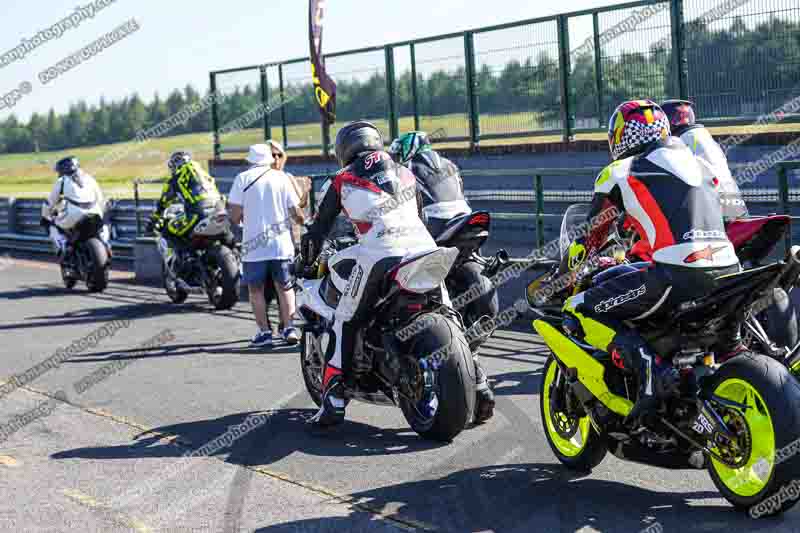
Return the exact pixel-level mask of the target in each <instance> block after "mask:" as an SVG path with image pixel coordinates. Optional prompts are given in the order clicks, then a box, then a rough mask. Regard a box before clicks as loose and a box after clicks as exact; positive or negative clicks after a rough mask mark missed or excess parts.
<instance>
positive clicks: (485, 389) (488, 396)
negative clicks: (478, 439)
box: [473, 357, 495, 424]
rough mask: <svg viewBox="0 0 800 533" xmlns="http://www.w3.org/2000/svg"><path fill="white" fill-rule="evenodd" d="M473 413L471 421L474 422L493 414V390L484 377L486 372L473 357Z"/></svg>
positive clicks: (488, 417)
mask: <svg viewBox="0 0 800 533" xmlns="http://www.w3.org/2000/svg"><path fill="white" fill-rule="evenodd" d="M475 396H476V398H475V415H474V417H473V422H474V423H475V424H483V423H484V422H486V421H487V420H489V419H490V418H492V416H494V404H495V401H494V392H492V389H491V387H489V380H488V379H487V378H486V372H484V371H483V367H482V366H481V364H480V363H479V362H478V359H477V357H476V358H475Z"/></svg>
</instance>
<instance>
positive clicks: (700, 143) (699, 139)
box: [661, 100, 748, 224]
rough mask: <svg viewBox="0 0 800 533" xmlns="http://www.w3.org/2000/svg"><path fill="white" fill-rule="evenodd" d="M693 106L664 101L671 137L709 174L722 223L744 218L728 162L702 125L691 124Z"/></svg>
mask: <svg viewBox="0 0 800 533" xmlns="http://www.w3.org/2000/svg"><path fill="white" fill-rule="evenodd" d="M693 106H694V104H693V103H692V102H689V101H688V100H667V101H665V102H664V103H662V104H661V109H663V110H664V113H666V114H667V117H668V118H669V122H670V127H671V129H672V135H674V136H675V137H680V139H681V140H682V141H683V142H684V143H685V144H686V146H688V147H689V148H691V150H692V152H694V155H695V156H697V158H698V159H699V160H700V161H701V164H703V165H705V166H707V167H708V168H709V169H710V171H711V173H710V176H711V179H710V183H711V186H712V187H713V188H714V189H715V190H716V191H717V192H718V194H719V201H720V203H721V204H722V216H723V218H724V219H725V223H726V224H727V223H728V222H730V221H732V220H735V219H737V218H741V217H745V216H747V215H748V212H747V206H746V205H745V203H744V199H743V198H742V191H741V190H739V185H737V183H736V180H734V179H733V176H731V170H730V168H729V167H728V158H727V157H725V152H724V151H723V150H722V148H720V146H719V144H717V142H716V141H715V140H714V138H713V137H712V136H711V133H709V131H708V130H707V129H706V128H705V126H703V125H702V124H697V123H696V122H695V113H694V108H693Z"/></svg>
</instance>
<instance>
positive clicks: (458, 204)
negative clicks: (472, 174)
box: [389, 131, 472, 238]
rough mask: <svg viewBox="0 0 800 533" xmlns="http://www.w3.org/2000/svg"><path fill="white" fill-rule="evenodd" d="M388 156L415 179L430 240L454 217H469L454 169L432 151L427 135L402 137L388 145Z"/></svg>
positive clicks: (452, 165) (457, 175) (468, 207)
mask: <svg viewBox="0 0 800 533" xmlns="http://www.w3.org/2000/svg"><path fill="white" fill-rule="evenodd" d="M389 153H390V154H392V156H394V157H395V160H396V161H397V162H398V163H400V164H402V165H406V166H407V167H408V169H409V170H410V171H411V172H412V173H413V174H414V176H416V178H417V192H418V198H419V204H420V205H419V208H420V217H421V218H422V220H423V222H425V226H427V228H428V231H430V233H431V235H433V237H434V238H436V237H437V236H438V235H440V234H441V233H442V231H443V230H444V228H445V226H446V225H447V223H448V222H450V221H451V220H452V219H453V218H454V217H457V216H459V215H466V214H469V213H472V208H471V207H470V206H469V204H468V203H467V200H466V198H465V197H464V182H463V181H462V180H461V175H460V174H459V171H458V167H457V166H456V165H455V164H453V162H452V161H450V160H449V159H446V158H444V157H442V156H441V155H439V153H438V152H437V151H436V150H434V149H433V146H432V145H431V140H430V138H429V137H428V134H427V133H425V132H424V131H412V132H409V133H406V134H405V135H402V136H401V137H399V138H398V139H395V140H394V142H392V145H391V146H390V147H389Z"/></svg>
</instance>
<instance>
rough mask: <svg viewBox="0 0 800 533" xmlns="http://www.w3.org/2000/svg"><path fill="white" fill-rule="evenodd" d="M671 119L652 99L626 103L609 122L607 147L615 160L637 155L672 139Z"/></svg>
mask: <svg viewBox="0 0 800 533" xmlns="http://www.w3.org/2000/svg"><path fill="white" fill-rule="evenodd" d="M669 134H670V127H669V118H668V117H667V115H666V113H664V111H663V110H662V109H661V108H660V107H659V106H658V104H656V103H655V102H653V101H652V100H631V101H629V102H623V103H622V104H620V106H619V107H617V109H616V110H614V113H612V115H611V119H610V120H609V122H608V147H609V150H611V157H612V158H613V159H614V160H617V159H621V158H623V157H627V156H630V155H634V154H636V153H638V152H640V151H642V150H643V149H644V148H645V147H646V146H647V145H649V144H651V143H653V142H656V141H659V140H661V139H665V138H667V137H669Z"/></svg>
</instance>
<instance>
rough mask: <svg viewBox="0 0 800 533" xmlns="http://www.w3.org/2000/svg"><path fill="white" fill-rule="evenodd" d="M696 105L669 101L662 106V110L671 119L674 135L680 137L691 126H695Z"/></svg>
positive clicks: (684, 101) (685, 101)
mask: <svg viewBox="0 0 800 533" xmlns="http://www.w3.org/2000/svg"><path fill="white" fill-rule="evenodd" d="M692 106H694V104H693V103H692V102H690V101H688V100H667V101H665V102H664V103H663V104H661V109H663V110H664V113H666V114H667V117H668V118H669V125H670V128H671V129H672V134H673V135H676V136H678V137H680V135H681V133H683V132H684V130H686V128H688V127H689V126H694V124H695V116H694V108H693V107H692Z"/></svg>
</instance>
